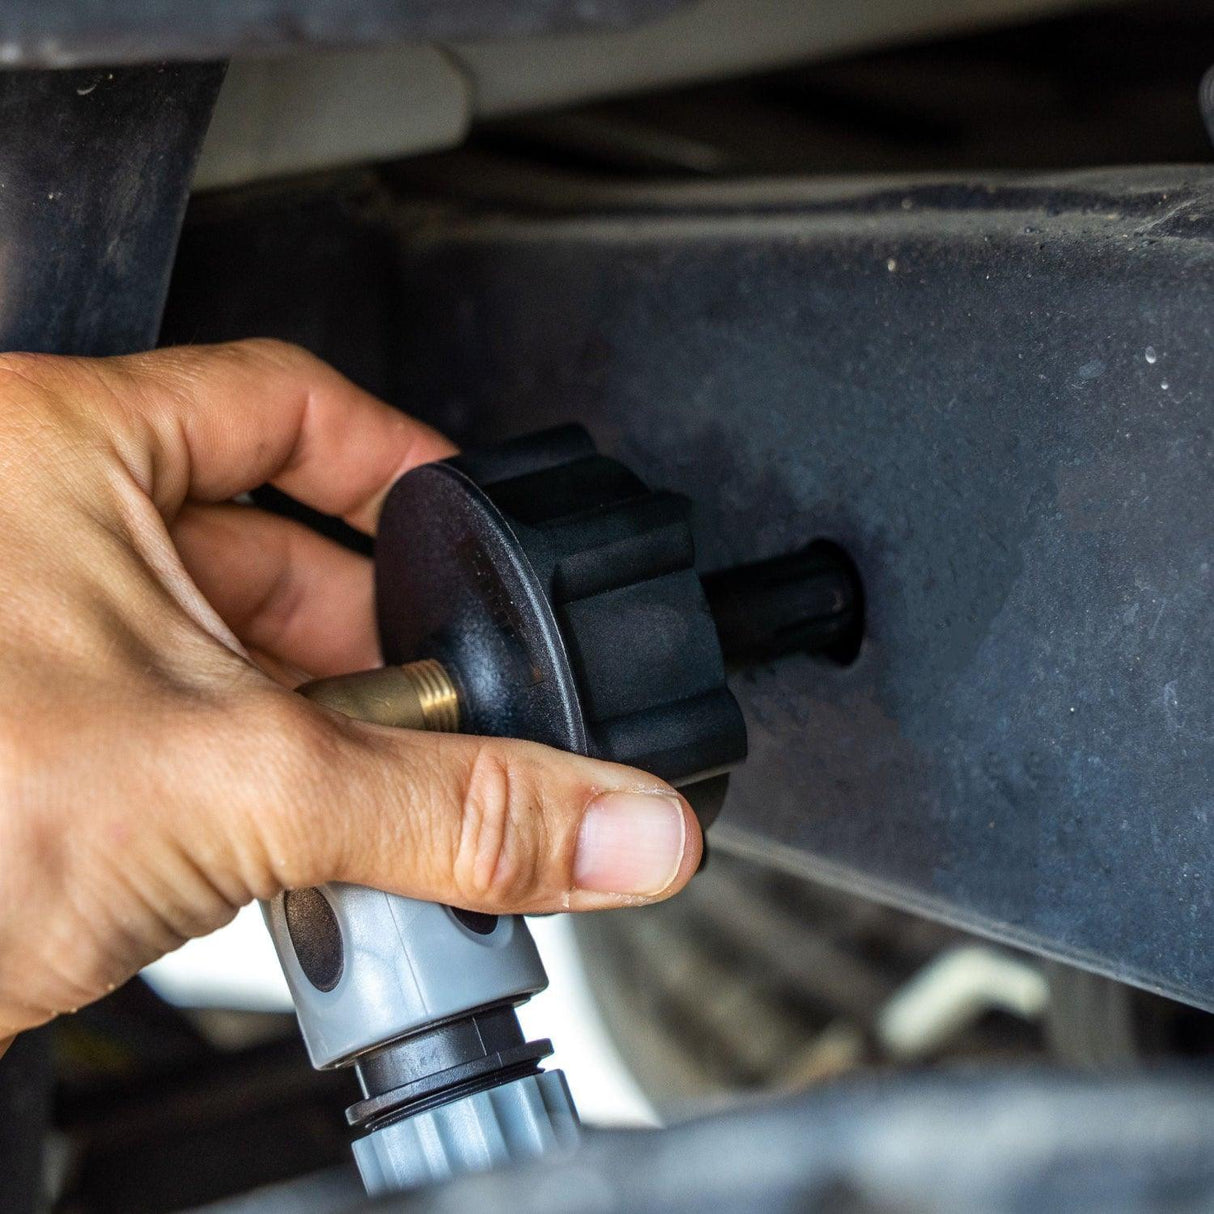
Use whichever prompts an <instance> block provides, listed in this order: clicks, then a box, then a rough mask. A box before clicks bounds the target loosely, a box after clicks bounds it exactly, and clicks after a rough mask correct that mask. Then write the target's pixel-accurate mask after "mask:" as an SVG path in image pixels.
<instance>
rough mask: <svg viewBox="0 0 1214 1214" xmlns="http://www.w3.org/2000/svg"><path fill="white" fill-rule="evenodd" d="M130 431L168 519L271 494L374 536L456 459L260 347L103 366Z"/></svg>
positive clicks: (335, 376)
mask: <svg viewBox="0 0 1214 1214" xmlns="http://www.w3.org/2000/svg"><path fill="white" fill-rule="evenodd" d="M97 366H98V367H99V368H100V372H101V374H102V376H103V377H104V378H105V380H106V381H107V384H108V386H109V387H110V388H111V389H112V390H113V393H114V400H115V403H116V404H117V405H118V407H119V409H120V412H121V415H122V417H123V419H124V420H125V422H126V423H127V424H131V425H134V427H135V428H136V429H138V430H140V431H142V434H141V435H140V437H141V438H143V439H144V440H145V441H144V442H143V443H136V444H135V447H134V450H133V451H129V452H126V453H124V454H125V455H126V456H127V458H128V460H130V459H133V460H134V461H135V463H136V464H138V462H139V457H140V454H141V452H140V448H142V450H143V452H144V453H145V454H146V458H147V462H146V465H145V466H143V467H141V468H133V469H132V471H133V472H135V473H136V475H138V476H140V479H141V482H142V483H143V487H144V488H145V489H146V490H147V492H148V493H149V495H150V496H151V497H152V499H153V500H154V501H155V502H156V504H157V505H158V506H159V507H160V509H161V510H162V512H164V513H165V514H166V515H167V516H172V515H173V514H175V513H176V511H177V510H178V509H179V508H180V506H181V504H182V503H183V502H184V501H185V500H186V499H187V498H190V499H193V500H196V501H207V502H216V501H226V500H228V499H229V498H232V497H235V496H236V495H237V494H239V493H243V492H245V491H246V490H248V489H252V488H255V487H256V486H257V485H261V484H265V483H266V482H269V483H271V484H273V485H275V486H277V487H278V488H279V489H282V490H283V491H284V492H285V493H289V494H291V496H292V497H295V498H297V499H298V500H300V501H302V502H304V503H306V504H307V505H309V506H311V507H313V508H314V509H316V510H320V511H323V512H324V513H325V514H334V515H337V516H339V517H340V518H343V519H345V521H346V522H347V523H349V524H351V526H354V527H357V528H359V529H360V530H363V531H368V532H373V531H374V529H375V526H376V523H377V521H378V518H379V511H380V507H381V505H382V504H383V499H384V496H385V495H386V493H387V491H388V490H389V489H390V488H391V487H392V485H393V483H394V482H395V481H396V479H397V478H398V477H399V476H401V475H402V474H403V473H404V472H407V471H408V470H409V469H410V468H412V467H415V466H416V465H418V464H423V463H427V462H428V461H430V460H435V459H442V458H443V457H445V456H448V455H451V454H453V453H454V451H455V447H454V446H453V445H452V444H451V443H450V442H449V441H448V440H447V439H445V438H444V437H443V436H442V435H441V434H439V433H438V432H437V431H436V430H433V429H431V428H430V427H429V426H427V425H424V424H423V423H422V422H419V421H416V420H414V419H413V418H411V417H408V416H407V415H406V414H404V413H401V412H400V411H399V410H396V409H393V408H391V407H390V406H389V405H386V404H384V402H383V401H381V400H378V399H377V398H376V397H374V396H372V395H370V393H368V392H364V391H363V390H362V389H361V388H359V387H357V386H356V385H355V384H353V383H351V382H350V381H349V380H348V379H346V377H345V376H344V375H342V374H340V372H338V371H336V370H334V369H333V368H332V367H330V366H329V365H328V364H327V363H324V362H322V361H321V360H320V359H318V358H316V357H315V356H314V355H312V354H309V353H308V352H307V351H305V350H302V349H300V348H299V347H298V346H292V345H288V344H286V343H284V342H278V341H269V340H264V339H256V340H251V341H241V342H233V343H230V344H227V345H219V346H181V347H175V348H171V349H165V350H156V351H153V352H151V353H148V354H135V355H127V356H124V357H121V358H112V359H106V360H103V361H102V362H100V363H98V364H97Z"/></svg>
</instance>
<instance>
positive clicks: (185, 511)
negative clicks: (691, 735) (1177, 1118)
mask: <svg viewBox="0 0 1214 1214" xmlns="http://www.w3.org/2000/svg"><path fill="white" fill-rule="evenodd" d="M451 451H452V447H451V446H450V444H449V443H448V442H447V441H446V440H445V439H443V438H442V437H441V436H440V435H438V434H436V433H435V432H434V431H432V430H430V429H428V428H427V427H425V426H423V425H421V424H420V423H418V422H416V421H413V420H411V419H409V418H407V417H405V416H404V415H402V414H400V413H398V412H396V411H395V410H393V409H390V408H389V407H388V406H386V405H384V404H382V403H381V402H379V401H377V400H375V399H374V398H372V397H370V396H368V395H367V394H366V393H364V392H362V391H361V390H359V389H358V388H356V387H355V386H354V385H353V384H351V383H350V382H349V381H347V380H345V379H344V378H342V377H341V376H340V375H339V374H338V373H337V372H335V371H334V370H332V369H331V368H329V367H327V366H326V365H324V364H323V363H321V362H319V361H318V360H316V359H315V358H313V357H311V356H310V355H308V354H305V353H304V352H303V351H301V350H299V349H296V348H294V347H291V346H286V345H282V344H280V343H276V342H268V341H253V342H240V343H236V344H233V345H227V346H215V347H197V348H182V349H174V350H163V351H157V352H155V353H151V354H142V355H135V356H131V357H126V358H116V359H105V360H90V359H71V358H58V357H52V356H47V355H29V354H7V355H0V472H2V480H0V569H3V571H4V594H3V596H2V597H0V687H3V688H4V690H5V695H4V700H3V703H0V1052H2V1051H3V1047H4V1044H5V1042H6V1040H7V1039H11V1036H12V1034H14V1033H16V1032H19V1031H20V1030H22V1029H25V1028H29V1027H32V1026H34V1025H37V1024H40V1023H43V1022H44V1021H46V1020H48V1019H50V1018H52V1017H54V1016H55V1015H57V1014H59V1013H62V1012H64V1011H68V1010H74V1009H75V1008H77V1007H79V1006H81V1005H82V1004H85V1003H88V1002H90V1001H91V1000H94V999H96V998H98V997H100V996H101V995H103V994H105V993H106V992H107V991H109V990H112V989H114V987H115V986H116V985H117V984H119V983H121V982H123V981H125V980H126V979H127V978H129V977H130V976H131V975H133V974H134V973H135V972H136V971H137V970H139V969H140V968H141V967H142V966H144V965H146V964H147V963H148V962H150V961H152V960H154V959H155V958H156V957H159V956H160V955H162V954H163V953H165V952H168V951H169V950H171V949H173V948H176V947H177V946H178V945H179V944H181V943H182V941H184V940H186V939H188V938H189V937H192V936H199V935H203V934H205V933H207V932H210V931H213V930H214V929H215V928H217V927H220V926H221V925H222V924H224V923H225V922H226V921H227V920H229V919H230V918H231V917H232V915H233V914H234V913H235V911H236V910H237V908H239V907H240V906H241V905H243V904H244V903H247V902H249V901H251V900H253V899H255V898H270V897H273V896H274V895H275V894H276V893H278V892H279V891H281V890H283V889H291V888H299V887H304V886H309V885H315V884H318V883H321V882H324V881H331V880H340V881H349V882H353V883H356V884H361V885H370V886H375V887H377V888H381V889H386V890H390V891H392V892H395V893H400V894H405V895H408V896H410V897H415V898H423V899H428V900H433V901H441V902H446V903H450V904H453V905H456V906H461V907H466V908H469V909H473V910H481V911H486V912H490V913H508V912H543V911H554V910H584V909H599V908H603V907H610V906H619V905H624V904H631V903H637V902H647V901H654V900H657V899H660V898H663V897H666V896H668V895H670V894H672V893H674V892H675V891H676V890H678V889H680V888H681V887H682V886H683V885H684V884H685V883H686V882H687V880H688V879H689V878H690V876H691V874H692V873H693V872H694V871H695V869H696V866H697V864H698V862H699V858H700V851H701V843H700V833H699V827H698V825H697V823H696V819H695V816H694V814H693V813H692V812H691V810H690V809H689V807H688V806H687V804H686V803H685V802H684V801H683V800H682V798H680V797H679V796H678V795H677V794H676V793H675V792H674V791H673V790H672V789H670V788H669V787H667V786H666V785H665V784H663V783H662V782H661V781H659V780H657V779H655V778H654V777H652V776H648V775H645V774H644V773H642V772H639V771H634V770H632V769H629V768H625V767H620V766H617V765H615V764H611V763H604V762H599V761H596V760H592V759H586V758H582V757H579V756H575V755H568V754H564V753H562V752H559V751H554V750H550V749H547V748H545V747H542V746H538V745H535V744H533V743H528V742H520V741H510V740H503V739H483V738H472V737H463V736H459V735H451V734H428V733H411V732H407V731H403V730H394V729H387V728H381V727H377V726H372V725H366V724H363V723H360V722H357V721H352V720H349V719H347V718H345V717H341V716H338V715H337V714H334V713H330V712H328V711H326V710H324V709H321V708H318V707H316V706H315V705H313V704H311V703H309V702H308V701H307V700H305V699H304V698H303V697H301V696H298V695H295V694H293V693H291V692H290V691H289V690H288V689H287V687H286V686H284V685H283V683H284V681H288V680H290V679H291V678H292V676H293V673H294V674H295V677H297V678H299V679H302V678H303V677H306V676H318V675H326V674H335V673H340V672H343V671H348V670H357V669H364V668H368V667H372V666H375V665H377V664H378V661H379V654H378V647H377V644H376V639H375V631H374V626H373V612H372V576H371V567H370V562H369V561H367V560H366V559H365V558H362V557H360V556H356V555H354V554H351V553H349V552H347V551H346V550H344V549H342V548H340V547H339V546H338V545H336V544H334V543H332V542H331V541H329V540H327V539H323V538H321V537H319V536H317V535H316V534H314V533H313V532H311V531H309V530H308V529H306V528H305V527H303V526H301V525H300V524H298V523H294V522H291V521H288V520H285V519H282V518H278V517H275V516H273V515H270V514H267V513H265V512H262V511H260V510H257V509H255V508H253V507H250V506H241V505H235V504H232V503H231V501H230V499H231V498H233V497H235V496H236V495H237V494H240V493H242V492H244V491H246V490H248V489H250V488H253V487H255V486H257V485H259V484H262V483H264V482H267V481H269V482H271V483H273V484H275V485H277V486H278V487H279V488H281V489H283V490H284V491H286V492H288V493H290V494H292V495H294V496H295V497H297V498H298V499H300V500H301V501H304V502H306V503H307V504H308V505H311V506H313V507H315V508H316V509H318V510H322V511H325V512H326V513H330V514H335V515H339V516H341V517H342V518H344V519H345V520H346V521H347V522H349V523H351V524H352V525H354V526H355V527H359V528H361V529H363V530H365V531H373V530H374V527H375V523H376V519H377V517H378V514H379V510H380V506H381V504H382V502H383V498H384V496H385V494H386V493H387V491H388V489H389V488H390V487H391V485H392V483H393V482H394V481H395V480H396V478H397V477H398V476H399V475H400V474H401V473H403V472H404V471H406V470H407V469H408V468H410V467H413V466H414V465H416V464H419V463H423V462H425V461H427V460H431V459H438V458H442V457H443V456H445V455H448V454H450V453H451ZM271 676H276V677H271Z"/></svg>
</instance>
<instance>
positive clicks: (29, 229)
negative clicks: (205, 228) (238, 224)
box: [0, 10, 223, 354]
mask: <svg viewBox="0 0 1214 1214" xmlns="http://www.w3.org/2000/svg"><path fill="white" fill-rule="evenodd" d="M7 11H8V10H5V12H6V13H7ZM3 20H4V17H3V16H0V22H2V21H3ZM222 79H223V68H222V66H221V65H218V64H205V63H204V64H189V65H184V66H175V67H145V68H115V69H113V70H110V69H106V70H99V71H81V72H3V73H0V349H7V350H13V349H17V350H49V351H54V352H56V353H60V354H117V353H123V352H126V351H129V350H138V349H145V348H147V347H148V346H150V345H151V344H152V343H153V342H154V341H155V340H156V330H157V328H158V326H159V324H160V312H161V309H162V307H163V306H164V297H165V292H166V291H167V290H168V284H169V271H170V270H171V269H172V265H173V254H174V251H175V249H176V247H177V234H178V231H179V230H180V228H181V219H182V216H183V214H184V213H185V204H186V198H187V197H188V195H189V188H190V175H191V173H192V172H193V169H194V161H195V159H196V158H197V156H198V149H199V146H200V145H201V143H202V137H203V135H204V134H205V132H206V127H207V121H208V119H209V117H210V113H211V106H212V105H213V104H214V103H215V96H216V94H217V93H218V91H219V84H220V81H221V80H222Z"/></svg>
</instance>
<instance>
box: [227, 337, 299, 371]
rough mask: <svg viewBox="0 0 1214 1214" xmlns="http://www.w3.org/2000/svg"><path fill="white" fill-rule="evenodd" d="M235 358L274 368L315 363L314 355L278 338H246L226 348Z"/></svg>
mask: <svg viewBox="0 0 1214 1214" xmlns="http://www.w3.org/2000/svg"><path fill="white" fill-rule="evenodd" d="M226 348H227V349H228V350H229V351H230V352H231V353H232V354H234V355H235V356H236V357H237V358H242V359H250V360H253V361H256V362H267V363H269V364H270V365H271V366H273V367H275V368H286V367H295V366H298V365H300V364H301V363H309V362H314V361H316V359H315V355H313V354H311V353H309V352H308V351H307V350H305V349H304V348H303V346H299V345H296V344H295V343H294V342H290V341H283V340H282V339H281V338H278V337H246V338H243V339H242V340H240V341H235V342H231V343H229V345H228V346H227V347H226Z"/></svg>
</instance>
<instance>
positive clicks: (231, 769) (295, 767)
mask: <svg viewBox="0 0 1214 1214" xmlns="http://www.w3.org/2000/svg"><path fill="white" fill-rule="evenodd" d="M223 711H224V720H223V721H222V723H221V725H220V726H219V727H218V728H216V729H215V730H214V731H213V736H212V737H211V738H210V739H209V740H208V741H207V742H206V743H204V745H205V746H207V747H208V748H209V749H211V750H216V749H218V750H219V751H220V752H221V753H220V754H218V755H216V760H215V761H216V762H217V763H218V764H221V765H222V768H223V769H226V770H227V771H228V773H229V779H227V780H225V782H224V783H225V785H226V786H227V787H229V788H230V789H231V790H232V793H231V802H230V805H229V813H228V817H229V821H230V826H229V829H228V831H227V845H228V847H229V848H230V850H231V855H232V861H233V863H234V864H235V865H236V866H237V868H238V870H239V871H240V873H241V880H242V884H243V885H244V888H245V889H247V891H248V893H249V894H250V895H251V896H253V897H257V898H266V897H271V896H273V895H274V894H275V893H277V892H278V891H279V890H281V889H293V888H300V887H302V886H307V885H314V884H316V883H317V882H319V881H323V880H326V879H328V877H330V876H331V875H332V874H331V873H330V872H327V871H325V870H326V868H327V867H329V865H327V864H326V857H327V855H328V850H329V849H330V845H331V843H332V841H333V840H334V839H335V838H337V837H338V836H337V835H336V834H335V832H333V831H332V830H331V829H330V824H331V817H332V813H333V812H334V807H335V806H336V805H338V804H339V794H340V789H338V788H337V787H335V786H334V785H335V776H334V771H335V767H336V764H335V760H336V758H337V755H338V750H339V747H340V736H339V734H338V732H337V731H336V730H334V729H333V728H332V725H331V723H330V722H329V721H327V720H326V719H325V718H324V717H322V716H321V715H320V714H319V713H317V712H316V711H315V710H314V709H313V708H312V707H311V705H309V704H307V703H306V702H305V701H304V700H302V699H300V698H299V697H296V696H292V695H290V694H288V693H286V692H282V691H277V690H267V691H265V692H259V693H256V694H253V695H248V694H246V695H244V696H242V697H241V698H240V700H239V702H238V703H237V704H236V705H234V706H231V707H228V708H226V709H225V710H223ZM328 859H329V860H330V861H332V860H333V857H331V856H328Z"/></svg>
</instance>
